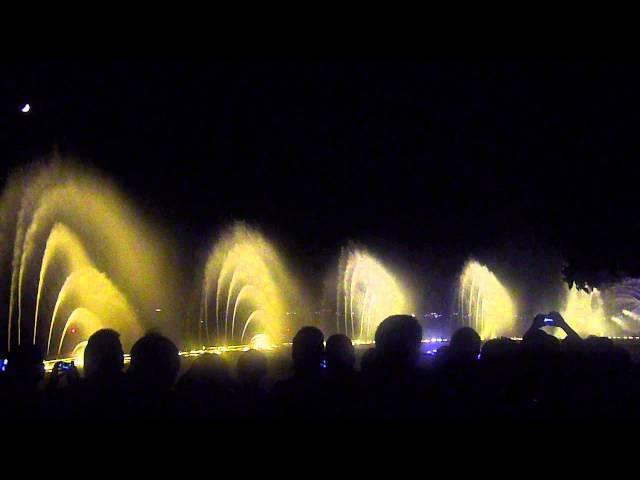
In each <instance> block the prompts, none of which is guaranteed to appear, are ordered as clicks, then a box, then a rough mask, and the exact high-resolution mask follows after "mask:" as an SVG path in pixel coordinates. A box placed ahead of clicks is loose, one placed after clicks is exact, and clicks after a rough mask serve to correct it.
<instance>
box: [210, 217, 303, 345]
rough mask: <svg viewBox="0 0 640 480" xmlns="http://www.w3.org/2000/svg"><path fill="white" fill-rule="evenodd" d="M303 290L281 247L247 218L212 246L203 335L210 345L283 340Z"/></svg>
mask: <svg viewBox="0 0 640 480" xmlns="http://www.w3.org/2000/svg"><path fill="white" fill-rule="evenodd" d="M297 301H299V294H298V292H297V287H296V285H295V281H294V280H293V279H292V276H291V274H290V273H289V272H288V271H287V269H286V268H285V266H284V264H283V262H282V260H281V258H280V256H279V255H278V252H277V251H276V249H275V248H274V246H273V245H272V244H271V243H269V242H268V241H267V240H266V239H265V237H264V236H263V235H262V234H261V233H260V232H259V231H257V230H255V229H252V228H250V227H248V226H247V225H245V224H244V223H236V224H235V225H233V226H232V227H231V228H229V229H228V230H227V231H226V232H225V233H224V234H223V235H222V237H221V238H220V240H219V241H218V242H217V243H216V244H215V245H214V246H213V248H212V249H211V252H210V254H209V257H208V259H207V263H206V266H205V270H204V278H203V281H202V288H201V298H200V320H199V322H200V325H199V329H198V332H199V338H200V342H201V343H202V344H204V343H207V344H208V345H244V344H247V343H249V342H250V340H251V339H252V338H256V336H257V335H260V337H258V338H260V339H261V340H260V341H261V343H262V344H266V343H270V344H276V343H280V342H283V341H284V340H285V339H286V338H287V335H288V334H289V333H290V332H289V330H290V327H291V325H289V323H290V322H289V318H290V317H291V316H292V315H291V314H292V313H294V312H293V309H295V308H296V307H295V302H297Z"/></svg>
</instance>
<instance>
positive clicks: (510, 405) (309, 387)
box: [0, 312, 640, 424]
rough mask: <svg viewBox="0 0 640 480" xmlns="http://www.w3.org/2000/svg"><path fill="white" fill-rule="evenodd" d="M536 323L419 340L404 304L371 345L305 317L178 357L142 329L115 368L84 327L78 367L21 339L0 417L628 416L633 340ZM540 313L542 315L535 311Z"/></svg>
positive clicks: (109, 340) (113, 341) (101, 342)
mask: <svg viewBox="0 0 640 480" xmlns="http://www.w3.org/2000/svg"><path fill="white" fill-rule="evenodd" d="M549 315H551V316H554V318H555V321H556V323H557V326H559V327H560V328H563V329H564V330H565V332H567V334H568V335H567V338H566V339H565V340H563V341H559V340H557V339H556V338H554V337H551V336H549V335H547V334H546V333H545V332H544V331H543V330H542V329H541V326H544V325H543V323H541V322H542V320H541V319H540V318H539V317H540V316H538V317H536V319H534V321H533V324H532V326H531V328H530V329H529V330H528V331H527V332H526V333H525V334H524V336H523V340H522V341H513V340H510V339H496V340H490V341H488V342H485V343H484V344H481V342H480V338H479V337H478V335H477V334H476V333H475V332H474V331H473V330H471V329H469V328H463V329H460V330H458V331H457V332H456V333H455V334H454V335H453V337H452V338H451V341H450V343H449V344H447V345H442V346H440V347H439V348H438V349H437V353H435V355H431V354H427V350H428V351H429V353H433V352H434V351H435V347H434V346H433V345H428V346H425V345H424V344H421V343H420V340H421V337H422V331H421V328H420V326H419V324H417V322H416V321H415V319H413V318H412V317H407V316H393V317H389V318H388V319H387V320H385V321H384V322H383V323H382V324H381V325H380V327H379V328H378V330H377V332H376V341H375V346H372V347H359V348H358V349H355V348H354V346H353V345H352V343H351V341H350V339H348V338H347V337H345V336H343V335H334V336H331V337H329V339H327V341H326V344H325V342H324V336H323V334H322V332H320V331H319V330H318V329H316V328H314V327H305V328H303V329H301V330H300V331H299V332H298V333H297V334H296V336H295V338H294V341H293V345H292V347H291V349H278V350H277V351H274V352H268V353H266V354H265V353H262V352H259V351H256V350H250V351H246V352H238V353H235V354H232V355H225V356H220V355H216V354H203V355H200V356H198V357H194V358H190V359H184V358H183V359H181V358H180V357H179V355H178V350H177V348H176V347H175V345H173V343H171V341H170V340H168V339H167V338H165V337H162V336H161V335H159V334H148V335H146V336H145V337H143V338H141V339H140V340H139V341H138V342H137V343H136V344H135V345H134V347H133V348H132V351H131V363H130V365H129V367H128V368H127V369H126V370H125V368H124V358H123V351H122V346H121V344H120V340H119V336H118V334H117V332H114V331H112V330H101V331H99V332H96V333H95V334H94V335H93V336H92V337H91V339H90V340H89V343H88V345H87V349H86V351H85V368H84V371H83V372H82V375H80V373H79V372H78V371H77V370H76V369H75V367H73V366H72V365H66V364H57V365H56V367H55V368H54V370H53V372H52V373H51V374H50V375H49V376H47V378H44V370H43V362H42V357H41V355H40V352H39V350H38V349H37V348H36V347H34V346H24V345H23V346H21V347H19V348H17V349H15V350H14V351H12V352H11V355H10V357H9V362H8V364H7V369H6V372H4V373H3V374H2V376H1V377H0V378H1V380H0V402H1V404H0V417H1V419H0V420H1V421H2V422H3V423H5V424H6V423H20V422H34V421H36V422H63V421H102V422H103V421H109V422H114V421H116V422H118V421H122V422H136V421H159V422H166V421H173V422H185V421H186V422H202V421H214V422H247V421H248V422H264V421H367V422H370V421H380V420H429V421H437V420H444V421H451V420H463V421H478V420H480V421H485V420H523V421H534V420H551V421H557V420H576V421H582V420H593V419H596V420H623V421H630V420H638V419H640V364H638V363H636V362H635V361H634V357H635V356H636V355H637V353H638V349H637V345H636V344H635V343H631V342H626V343H614V342H612V341H611V340H610V339H607V338H598V337H588V338H586V339H582V338H580V337H579V336H578V335H577V334H576V333H575V332H573V330H571V328H570V327H569V326H568V325H566V323H565V322H564V320H563V319H562V317H560V316H559V315H558V314H556V313H553V312H552V314H549ZM549 315H547V317H548V316H549Z"/></svg>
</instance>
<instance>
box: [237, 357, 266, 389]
mask: <svg viewBox="0 0 640 480" xmlns="http://www.w3.org/2000/svg"><path fill="white" fill-rule="evenodd" d="M266 375H267V356H266V355H265V354H264V353H262V352H261V351H260V350H248V351H246V352H243V353H242V355H240V358H239V359H238V379H239V380H240V382H241V383H242V384H244V385H249V386H258V385H260V382H261V381H262V380H263V379H264V377H265V376H266Z"/></svg>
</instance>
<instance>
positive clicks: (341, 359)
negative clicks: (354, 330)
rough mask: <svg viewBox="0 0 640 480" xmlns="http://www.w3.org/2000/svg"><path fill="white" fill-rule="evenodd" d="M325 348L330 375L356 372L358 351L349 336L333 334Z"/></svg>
mask: <svg viewBox="0 0 640 480" xmlns="http://www.w3.org/2000/svg"><path fill="white" fill-rule="evenodd" d="M325 349H326V358H327V373H328V374H329V376H343V375H351V374H353V373H354V372H355V364H356V351H355V349H354V348H353V343H351V339H350V338H349V337H347V336H346V335H342V334H336V335H331V336H330V337H329V338H328V339H327V345H326V347H325Z"/></svg>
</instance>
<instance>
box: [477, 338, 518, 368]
mask: <svg viewBox="0 0 640 480" xmlns="http://www.w3.org/2000/svg"><path fill="white" fill-rule="evenodd" d="M516 348H517V344H516V342H515V341H514V340H511V339H510V338H504V337H503V338H492V339H491V340H487V341H486V342H485V343H484V345H483V346H482V355H481V358H482V361H483V362H492V363H496V362H505V361H509V360H510V359H512V358H513V356H514V354H515V351H516Z"/></svg>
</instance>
